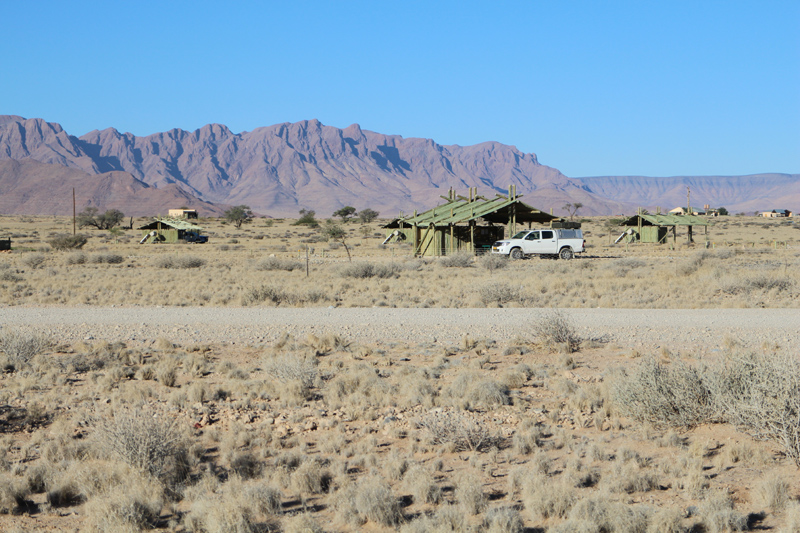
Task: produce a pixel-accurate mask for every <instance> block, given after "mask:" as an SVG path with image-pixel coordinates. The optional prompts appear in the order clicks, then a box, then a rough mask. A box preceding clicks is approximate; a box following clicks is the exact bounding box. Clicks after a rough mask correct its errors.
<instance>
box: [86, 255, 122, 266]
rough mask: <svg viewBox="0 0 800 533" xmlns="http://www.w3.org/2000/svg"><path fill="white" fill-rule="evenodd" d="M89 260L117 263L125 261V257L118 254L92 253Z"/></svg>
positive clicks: (110, 263)
mask: <svg viewBox="0 0 800 533" xmlns="http://www.w3.org/2000/svg"><path fill="white" fill-rule="evenodd" d="M90 261H91V262H92V263H106V264H109V265H118V264H120V263H122V262H124V261H125V258H124V257H122V256H121V255H119V254H94V255H92V257H91V259H90Z"/></svg>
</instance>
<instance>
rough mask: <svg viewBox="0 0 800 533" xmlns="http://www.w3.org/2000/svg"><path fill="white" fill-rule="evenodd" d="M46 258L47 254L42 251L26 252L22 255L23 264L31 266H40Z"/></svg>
mask: <svg viewBox="0 0 800 533" xmlns="http://www.w3.org/2000/svg"><path fill="white" fill-rule="evenodd" d="M44 260H45V255H44V254H40V253H32V254H25V255H24V256H22V264H23V265H25V266H27V267H29V268H39V267H40V266H42V264H43V263H44Z"/></svg>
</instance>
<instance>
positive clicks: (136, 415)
mask: <svg viewBox="0 0 800 533" xmlns="http://www.w3.org/2000/svg"><path fill="white" fill-rule="evenodd" d="M153 415H154V413H152V412H148V411H147V410H144V409H137V410H130V409H124V410H118V411H116V412H115V413H114V417H113V418H112V419H110V420H100V421H98V424H97V437H98V438H97V442H98V444H99V445H100V449H101V450H102V451H103V452H105V453H107V454H109V455H112V456H116V457H118V458H119V459H121V460H123V461H124V462H126V463H127V464H129V465H131V466H132V467H134V468H136V469H137V470H140V471H142V472H146V473H148V474H150V475H151V476H154V477H156V478H158V479H161V480H164V481H174V480H179V479H182V477H183V475H184V474H185V468H186V464H185V461H186V448H185V445H184V442H183V438H182V436H181V434H180V432H179V431H178V429H177V427H176V425H175V422H174V421H172V422H170V421H167V420H164V419H163V418H160V417H159V418H157V417H154V416H153Z"/></svg>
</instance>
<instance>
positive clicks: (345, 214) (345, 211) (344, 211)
mask: <svg viewBox="0 0 800 533" xmlns="http://www.w3.org/2000/svg"><path fill="white" fill-rule="evenodd" d="M355 213H356V208H355V207H351V206H349V205H346V206H344V207H343V208H341V209H339V210H338V211H334V212H333V216H335V217H339V218H341V219H342V222H346V221H347V219H348V218H350V217H351V216H353V215H354V214H355Z"/></svg>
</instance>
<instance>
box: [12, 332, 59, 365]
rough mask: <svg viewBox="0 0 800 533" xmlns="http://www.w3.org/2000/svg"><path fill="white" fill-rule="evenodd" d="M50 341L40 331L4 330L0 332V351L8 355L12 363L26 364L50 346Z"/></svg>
mask: <svg viewBox="0 0 800 533" xmlns="http://www.w3.org/2000/svg"><path fill="white" fill-rule="evenodd" d="M51 344H52V341H51V339H50V337H49V336H47V335H44V334H42V333H29V332H24V331H14V330H9V331H4V332H3V333H0V351H2V352H3V353H4V354H6V356H8V359H9V363H11V364H12V365H18V364H27V363H29V362H30V360H31V359H32V358H33V357H34V356H36V355H38V354H40V353H42V352H44V351H45V350H47V349H48V348H50V346H51Z"/></svg>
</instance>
